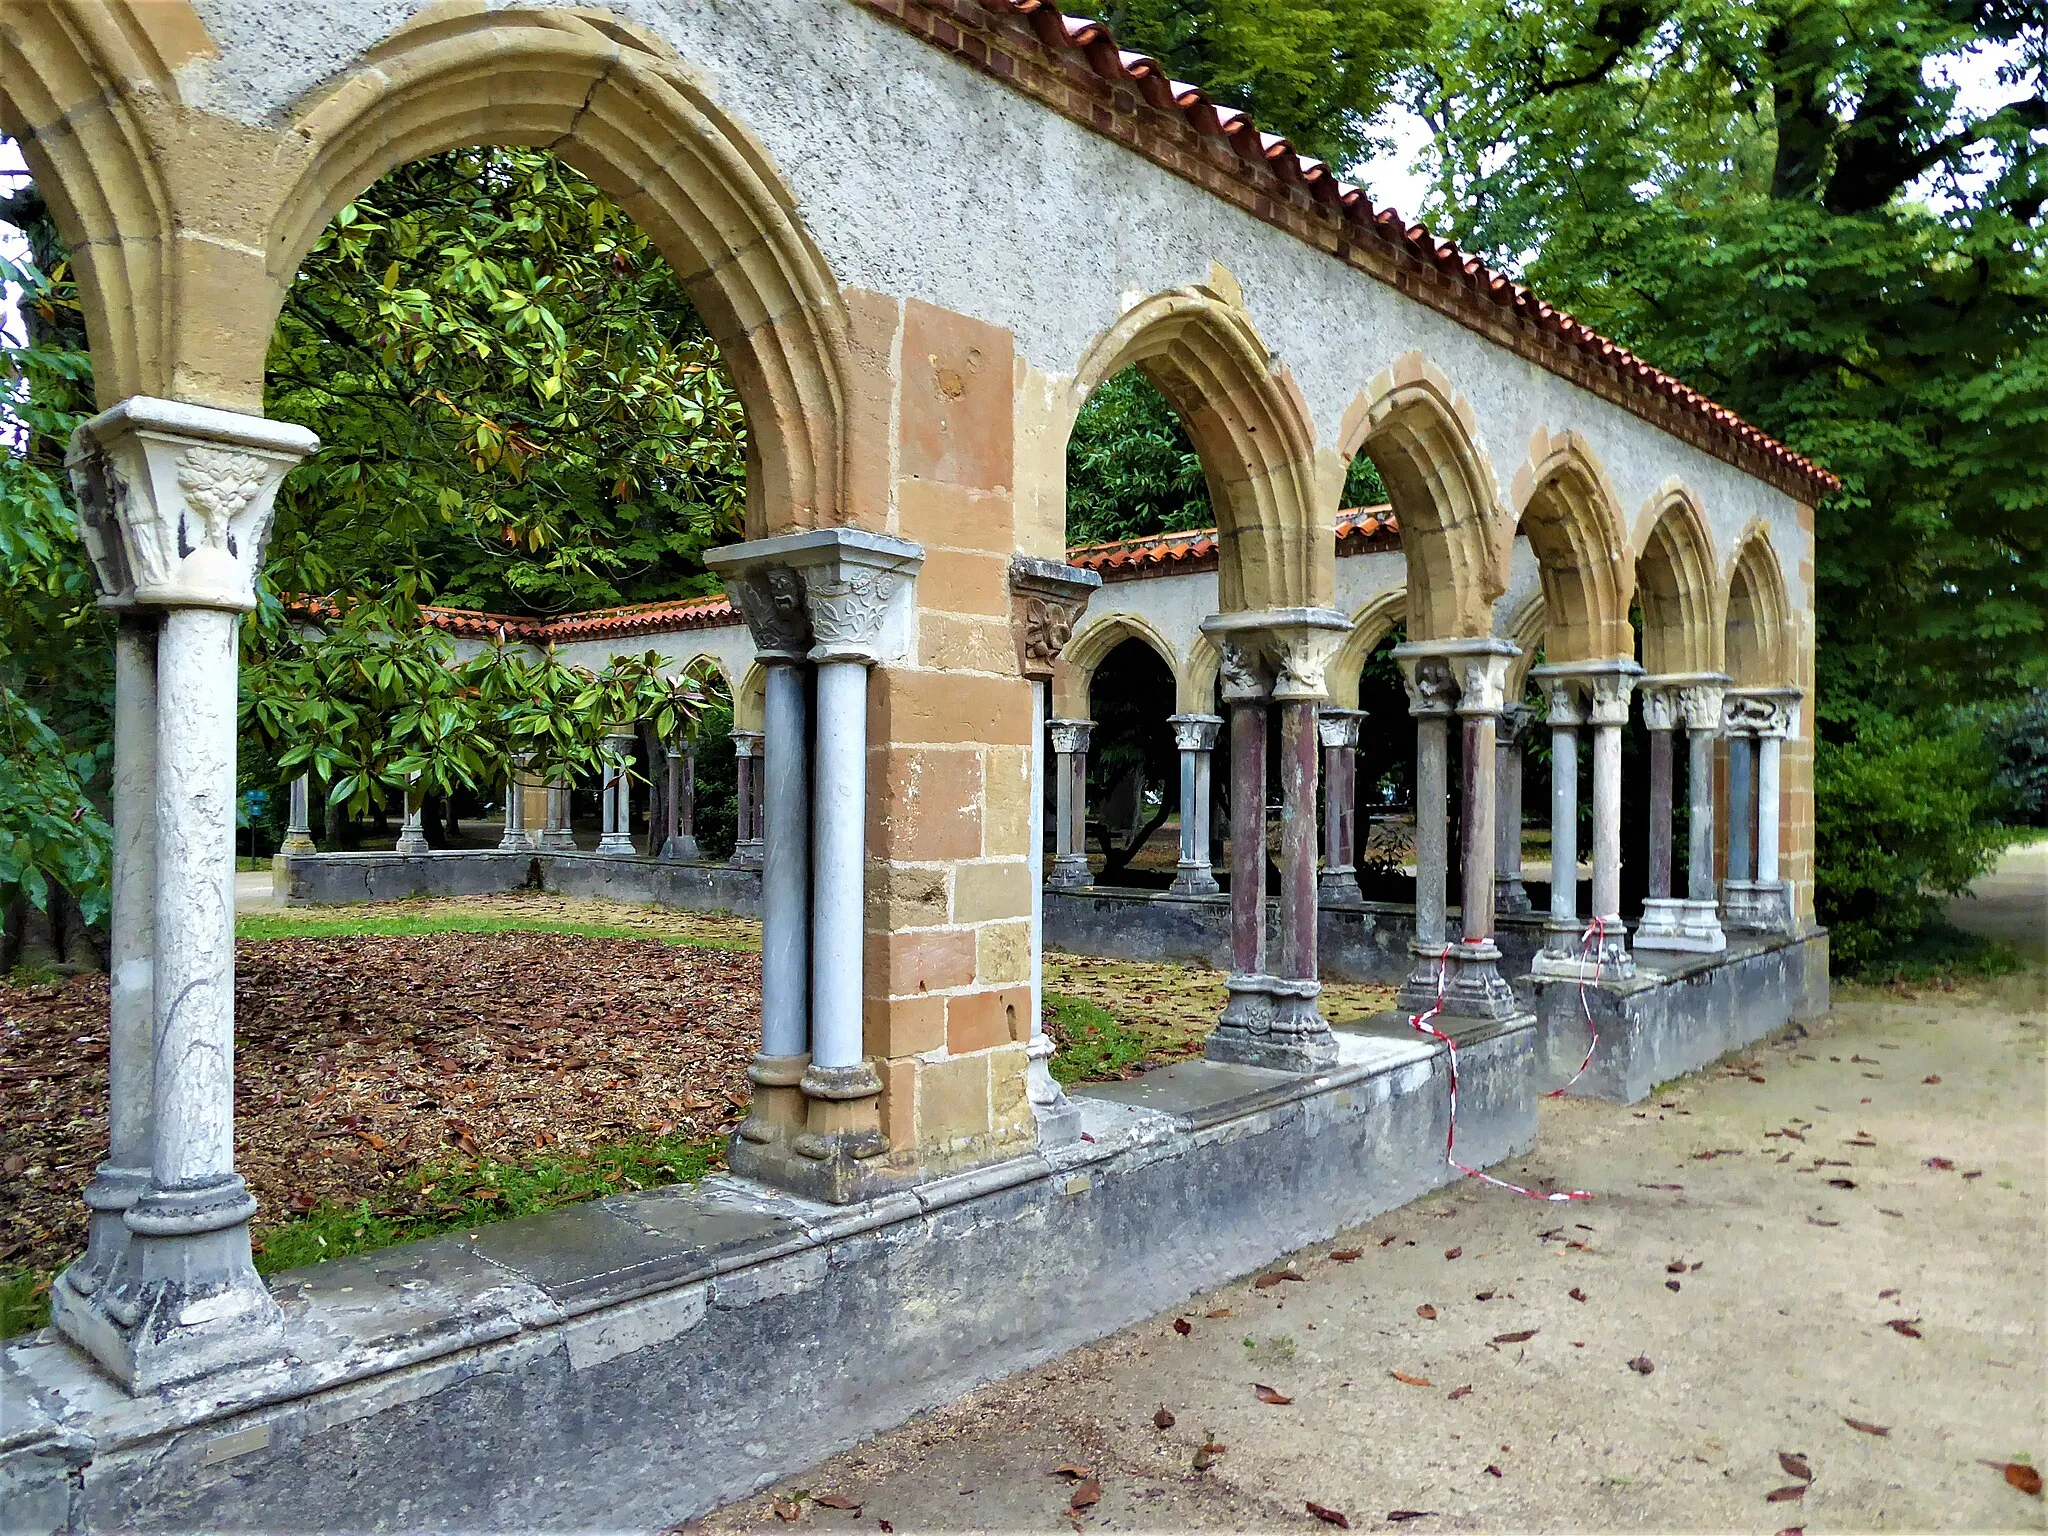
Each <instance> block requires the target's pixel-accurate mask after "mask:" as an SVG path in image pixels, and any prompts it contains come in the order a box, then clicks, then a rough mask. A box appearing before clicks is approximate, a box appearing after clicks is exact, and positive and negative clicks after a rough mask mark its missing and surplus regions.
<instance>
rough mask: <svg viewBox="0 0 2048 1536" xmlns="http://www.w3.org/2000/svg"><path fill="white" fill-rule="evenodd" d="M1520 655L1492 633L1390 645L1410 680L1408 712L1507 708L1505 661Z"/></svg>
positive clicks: (1468, 712) (1485, 712)
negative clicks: (1464, 637)
mask: <svg viewBox="0 0 2048 1536" xmlns="http://www.w3.org/2000/svg"><path fill="white" fill-rule="evenodd" d="M1520 654H1521V652H1520V651H1518V650H1517V649H1516V648H1515V647H1514V646H1513V645H1511V644H1510V643H1509V642H1508V641H1506V640H1496V639H1494V638H1493V637H1492V636H1490V635H1478V636H1473V637H1471V638H1467V639H1451V640H1411V641H1409V642H1407V643H1406V644H1404V645H1397V646H1395V647H1394V660H1395V662H1396V663H1397V664H1398V665H1399V666H1400V668H1401V675H1402V678H1403V679H1404V680H1405V681H1406V682H1407V684H1408V712H1409V713H1410V714H1411V715H1442V714H1449V713H1450V712H1451V711H1452V710H1456V711H1457V712H1458V713H1459V714H1463V715H1497V714H1499V713H1500V711H1501V709H1502V708H1503V707H1504V706H1505V704H1506V702H1507V699H1506V692H1507V676H1508V663H1509V662H1511V661H1513V660H1514V659H1515V657H1517V656H1519V655H1520Z"/></svg>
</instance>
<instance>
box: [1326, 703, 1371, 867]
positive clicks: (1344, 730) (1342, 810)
mask: <svg viewBox="0 0 2048 1536" xmlns="http://www.w3.org/2000/svg"><path fill="white" fill-rule="evenodd" d="M1364 718H1365V716H1364V714H1363V713H1362V712H1361V711H1359V710H1355V709H1326V710H1324V711H1322V713H1321V714H1320V715H1318V716H1317V719H1316V731H1317V734H1318V736H1319V737H1320V739H1321V741H1322V747H1323V873H1322V876H1321V878H1320V879H1319V880H1318V881H1317V882H1316V895H1317V898H1318V899H1319V900H1322V901H1357V900H1359V899H1360V898H1361V897H1362V896H1363V895H1364V892H1363V891H1361V890H1360V889H1359V887H1358V726H1359V722H1360V721H1362V720H1363V719H1364Z"/></svg>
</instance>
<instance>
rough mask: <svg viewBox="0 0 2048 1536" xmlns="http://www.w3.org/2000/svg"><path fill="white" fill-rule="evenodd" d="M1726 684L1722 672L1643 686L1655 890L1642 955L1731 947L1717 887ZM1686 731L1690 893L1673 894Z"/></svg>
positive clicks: (1641, 935) (1639, 943) (1640, 941)
mask: <svg viewBox="0 0 2048 1536" xmlns="http://www.w3.org/2000/svg"><path fill="white" fill-rule="evenodd" d="M1727 682H1728V679H1727V678H1726V677H1725V676H1723V675H1722V674H1721V673H1718V672H1685V673H1674V674H1668V675H1665V676H1661V677H1646V678H1644V679H1643V680H1642V681H1641V682H1640V683H1638V684H1637V688H1636V691H1637V693H1638V694H1639V695H1640V696H1641V698H1642V710H1643V725H1644V726H1645V728H1646V729H1648V730H1649V731H1650V732H1651V736H1650V748H1651V758H1650V847H1649V854H1650V882H1649V884H1650V891H1649V895H1648V896H1646V897H1645V898H1644V899H1643V920H1642V922H1641V923H1640V924H1638V925H1637V927H1636V939H1635V947H1636V951H1637V952H1638V954H1641V953H1644V952H1647V951H1653V950H1665V951H1671V952H1675V953H1679V954H1709V955H1710V954H1718V953H1719V952H1720V951H1721V950H1724V949H1726V948H1727V947H1728V940H1727V938H1726V937H1725V936H1724V935H1723V934H1722V932H1721V919H1720V909H1719V906H1718V903H1717V902H1716V901H1715V888H1716V887H1715V881H1714V742H1715V741H1716V739H1718V737H1719V735H1720V730H1721V694H1722V689H1723V688H1724V687H1726V685H1727ZM1680 725H1683V726H1684V729H1685V734H1686V742H1687V750H1686V778H1685V790H1686V829H1687V830H1686V890H1685V895H1684V896H1682V897H1681V896H1676V895H1674V894H1673V893H1672V866H1673V863H1674V861H1673V858H1672V826H1673V823H1674V821H1675V817H1674V815H1673V807H1674V804H1675V800H1676V795H1675V793H1674V789H1673V779H1674V775H1673V772H1672V767H1673V765H1672V756H1673V751H1672V740H1673V737H1674V736H1675V735H1676V733H1677V730H1678V728H1679V726H1680Z"/></svg>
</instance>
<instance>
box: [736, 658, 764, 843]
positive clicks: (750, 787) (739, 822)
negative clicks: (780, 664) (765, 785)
mask: <svg viewBox="0 0 2048 1536" xmlns="http://www.w3.org/2000/svg"><path fill="white" fill-rule="evenodd" d="M765 686H766V679H765V677H764V679H763V687H764V689H765ZM764 738H765V733H764V732H761V731H734V732H733V733H732V760H733V769H734V786H735V791H736V792H735V797H734V815H733V844H732V860H731V863H732V866H733V868H734V869H759V868H760V867H761V861H762V847H763V838H762V827H763V825H764V824H765V823H766V820H767V818H766V815H765V814H764V812H765V809H766V807H765V805H764V803H763V801H764V797H763V795H762V782H761V781H762V772H761V770H762V766H763V756H762V743H763V741H764Z"/></svg>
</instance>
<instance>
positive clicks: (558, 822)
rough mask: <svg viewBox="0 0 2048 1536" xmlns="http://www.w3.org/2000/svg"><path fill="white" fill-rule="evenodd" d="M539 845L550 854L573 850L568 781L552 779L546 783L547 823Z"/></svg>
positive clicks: (574, 840)
mask: <svg viewBox="0 0 2048 1536" xmlns="http://www.w3.org/2000/svg"><path fill="white" fill-rule="evenodd" d="M539 843H540V846H541V848H543V849H545V850H547V851H550V852H556V853H560V852H564V851H568V850H573V849H574V848H575V846H576V833H575V831H574V830H573V829H572V828H571V826H570V824H569V781H568V780H567V779H563V778H559V777H557V778H554V779H550V780H549V781H548V796H547V822H546V824H545V825H544V826H543V827H542V828H541V832H540V838H539Z"/></svg>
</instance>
